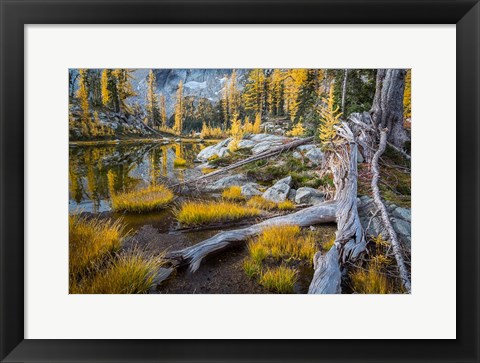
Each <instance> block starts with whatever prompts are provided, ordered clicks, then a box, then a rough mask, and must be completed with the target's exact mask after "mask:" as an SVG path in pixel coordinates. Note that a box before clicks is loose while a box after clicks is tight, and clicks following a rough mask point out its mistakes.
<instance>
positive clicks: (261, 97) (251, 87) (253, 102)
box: [243, 69, 265, 114]
mask: <svg viewBox="0 0 480 363" xmlns="http://www.w3.org/2000/svg"><path fill="white" fill-rule="evenodd" d="M243 101H244V103H245V110H247V111H253V113H255V114H257V113H259V112H260V113H261V112H262V111H263V105H264V102H265V74H264V72H263V69H252V70H251V71H250V73H249V75H248V80H247V83H246V85H245V89H244V91H243Z"/></svg>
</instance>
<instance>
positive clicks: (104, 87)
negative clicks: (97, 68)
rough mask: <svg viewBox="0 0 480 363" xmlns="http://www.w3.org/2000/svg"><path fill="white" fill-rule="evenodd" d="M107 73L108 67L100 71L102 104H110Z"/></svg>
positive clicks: (110, 96)
mask: <svg viewBox="0 0 480 363" xmlns="http://www.w3.org/2000/svg"><path fill="white" fill-rule="evenodd" d="M109 73H110V71H109V70H108V69H104V70H103V71H102V77H101V79H100V86H101V87H100V88H101V91H102V104H103V105H104V106H108V105H109V104H110V101H111V100H112V94H111V92H110V90H109V89H108V81H109V78H110V77H109Z"/></svg>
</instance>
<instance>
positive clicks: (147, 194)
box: [111, 185, 173, 213]
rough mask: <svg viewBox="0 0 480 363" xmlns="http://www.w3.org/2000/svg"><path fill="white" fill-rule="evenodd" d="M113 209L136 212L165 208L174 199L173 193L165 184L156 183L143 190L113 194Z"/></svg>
mask: <svg viewBox="0 0 480 363" xmlns="http://www.w3.org/2000/svg"><path fill="white" fill-rule="evenodd" d="M111 199H112V209H113V210H115V211H126V212H134V213H144V212H150V211H153V210H156V209H161V208H164V207H165V206H167V205H168V203H170V202H171V201H172V200H173V193H172V191H171V190H170V189H168V188H167V187H165V186H163V185H154V186H150V187H148V188H145V189H141V190H134V191H131V192H126V193H119V194H112V196H111Z"/></svg>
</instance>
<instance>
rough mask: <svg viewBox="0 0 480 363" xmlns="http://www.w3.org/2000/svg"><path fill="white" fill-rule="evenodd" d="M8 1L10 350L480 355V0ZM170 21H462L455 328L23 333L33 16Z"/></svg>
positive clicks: (57, 358)
mask: <svg viewBox="0 0 480 363" xmlns="http://www.w3.org/2000/svg"><path fill="white" fill-rule="evenodd" d="M0 13H1V33H2V34H1V76H0V82H1V123H0V137H1V158H0V163H1V164H0V177H1V182H0V201H1V209H0V223H1V245H0V248H1V250H0V256H1V292H0V300H1V305H0V307H1V310H0V329H1V330H0V344H1V346H0V359H1V360H2V361H5V362H63V361H65V362H74V361H81V362H94V361H101V362H127V361H128V362H137V361H138V362H140V361H145V362H147V361H148V362H151V361H158V362H167V361H171V362H180V361H182V362H200V361H204V362H209V361H210V362H214V361H215V362H217V361H227V362H277V361H278V362H280V361H282V362H283V361H286V362H306V361H309V362H314V361H319V362H320V361H322V362H427V361H428V362H479V359H480V358H479V357H480V354H479V334H478V332H479V313H478V311H479V304H478V302H479V248H478V247H479V243H478V242H479V225H480V224H479V185H480V183H479V164H478V163H479V141H480V139H479V130H480V129H479V100H480V98H479V87H480V84H479V77H480V72H479V68H480V59H479V58H480V55H479V54H480V48H479V47H480V5H479V3H478V1H477V0H460V1H454V0H433V1H431V0H428V1H420V0H415V1H411V0H409V1H399V0H394V1H388V0H373V1H372V0H357V1H355V0H342V1H333V0H315V1H314V0H310V1H309V0H299V1H294V0H277V1H268V0H260V1H253V0H244V1H240V0H234V1H232V0H225V1H215V0H197V1H194V0H177V1H173V0H165V1H158V0H142V1H131V0H123V1H122V0H112V1H109V0H98V1H86V0H80V1H78V0H77V1H68V0H50V1H36V0H25V1H21V0H15V1H14V0H1V1H0ZM162 23H165V24H167V23H168V24H177V23H183V24H218V23H222V24H225V23H240V24H322V23H324V24H456V29H457V30H456V37H457V55H456V60H457V98H456V105H457V119H456V127H457V129H456V137H457V140H456V152H457V164H456V166H457V170H456V187H457V190H456V198H457V209H456V213H457V219H456V224H457V245H456V246H457V253H456V258H457V261H456V262H457V263H456V266H457V339H455V340H26V339H24V243H23V241H24V208H23V205H24V201H25V196H24V177H25V174H24V147H25V145H24V131H25V130H24V123H23V119H24V91H25V90H24V63H23V60H24V26H25V24H162ZM432 86H433V85H432ZM449 212H450V213H453V211H449ZM453 217H454V216H453V215H452V218H453ZM452 242H453V241H452ZM332 313H335V311H334V309H332ZM53 318H54V317H52V319H53ZM361 319H363V318H361ZM360 325H361V321H360V322H352V326H353V327H354V328H358V327H359V326H360ZM167 328H168V327H167ZM186 328H187V329H192V327H190V328H188V327H186ZM348 328H349V327H345V329H348ZM198 329H201V327H198ZM412 329H414V327H412Z"/></svg>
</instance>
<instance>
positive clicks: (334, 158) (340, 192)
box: [308, 123, 366, 294]
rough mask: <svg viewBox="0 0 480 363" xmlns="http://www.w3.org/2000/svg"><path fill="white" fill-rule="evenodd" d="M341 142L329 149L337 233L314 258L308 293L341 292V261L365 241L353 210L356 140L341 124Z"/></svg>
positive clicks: (354, 256) (351, 257)
mask: <svg viewBox="0 0 480 363" xmlns="http://www.w3.org/2000/svg"><path fill="white" fill-rule="evenodd" d="M337 132H338V134H339V136H340V137H341V138H342V139H343V140H345V142H344V143H341V144H337V145H335V147H334V149H332V150H331V151H330V155H329V164H330V169H331V170H332V172H333V180H334V183H335V189H336V194H335V201H336V202H337V211H336V213H337V233H336V235H335V244H334V245H333V247H332V248H331V249H330V250H329V251H328V252H327V253H326V255H325V256H322V255H321V254H320V253H317V254H316V255H315V258H314V267H315V272H314V275H313V279H312V282H311V284H310V287H309V289H308V293H309V294H338V293H340V292H341V287H340V283H341V264H342V263H345V262H346V261H347V260H348V261H355V260H356V259H357V258H358V256H359V255H360V254H361V253H363V252H364V251H365V249H366V241H365V237H364V233H363V228H362V225H361V223H360V217H359V216H358V210H357V143H356V141H355V137H354V134H353V133H352V131H351V129H350V128H349V126H348V125H347V124H345V123H343V124H342V126H341V127H339V128H338V130H337Z"/></svg>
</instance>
